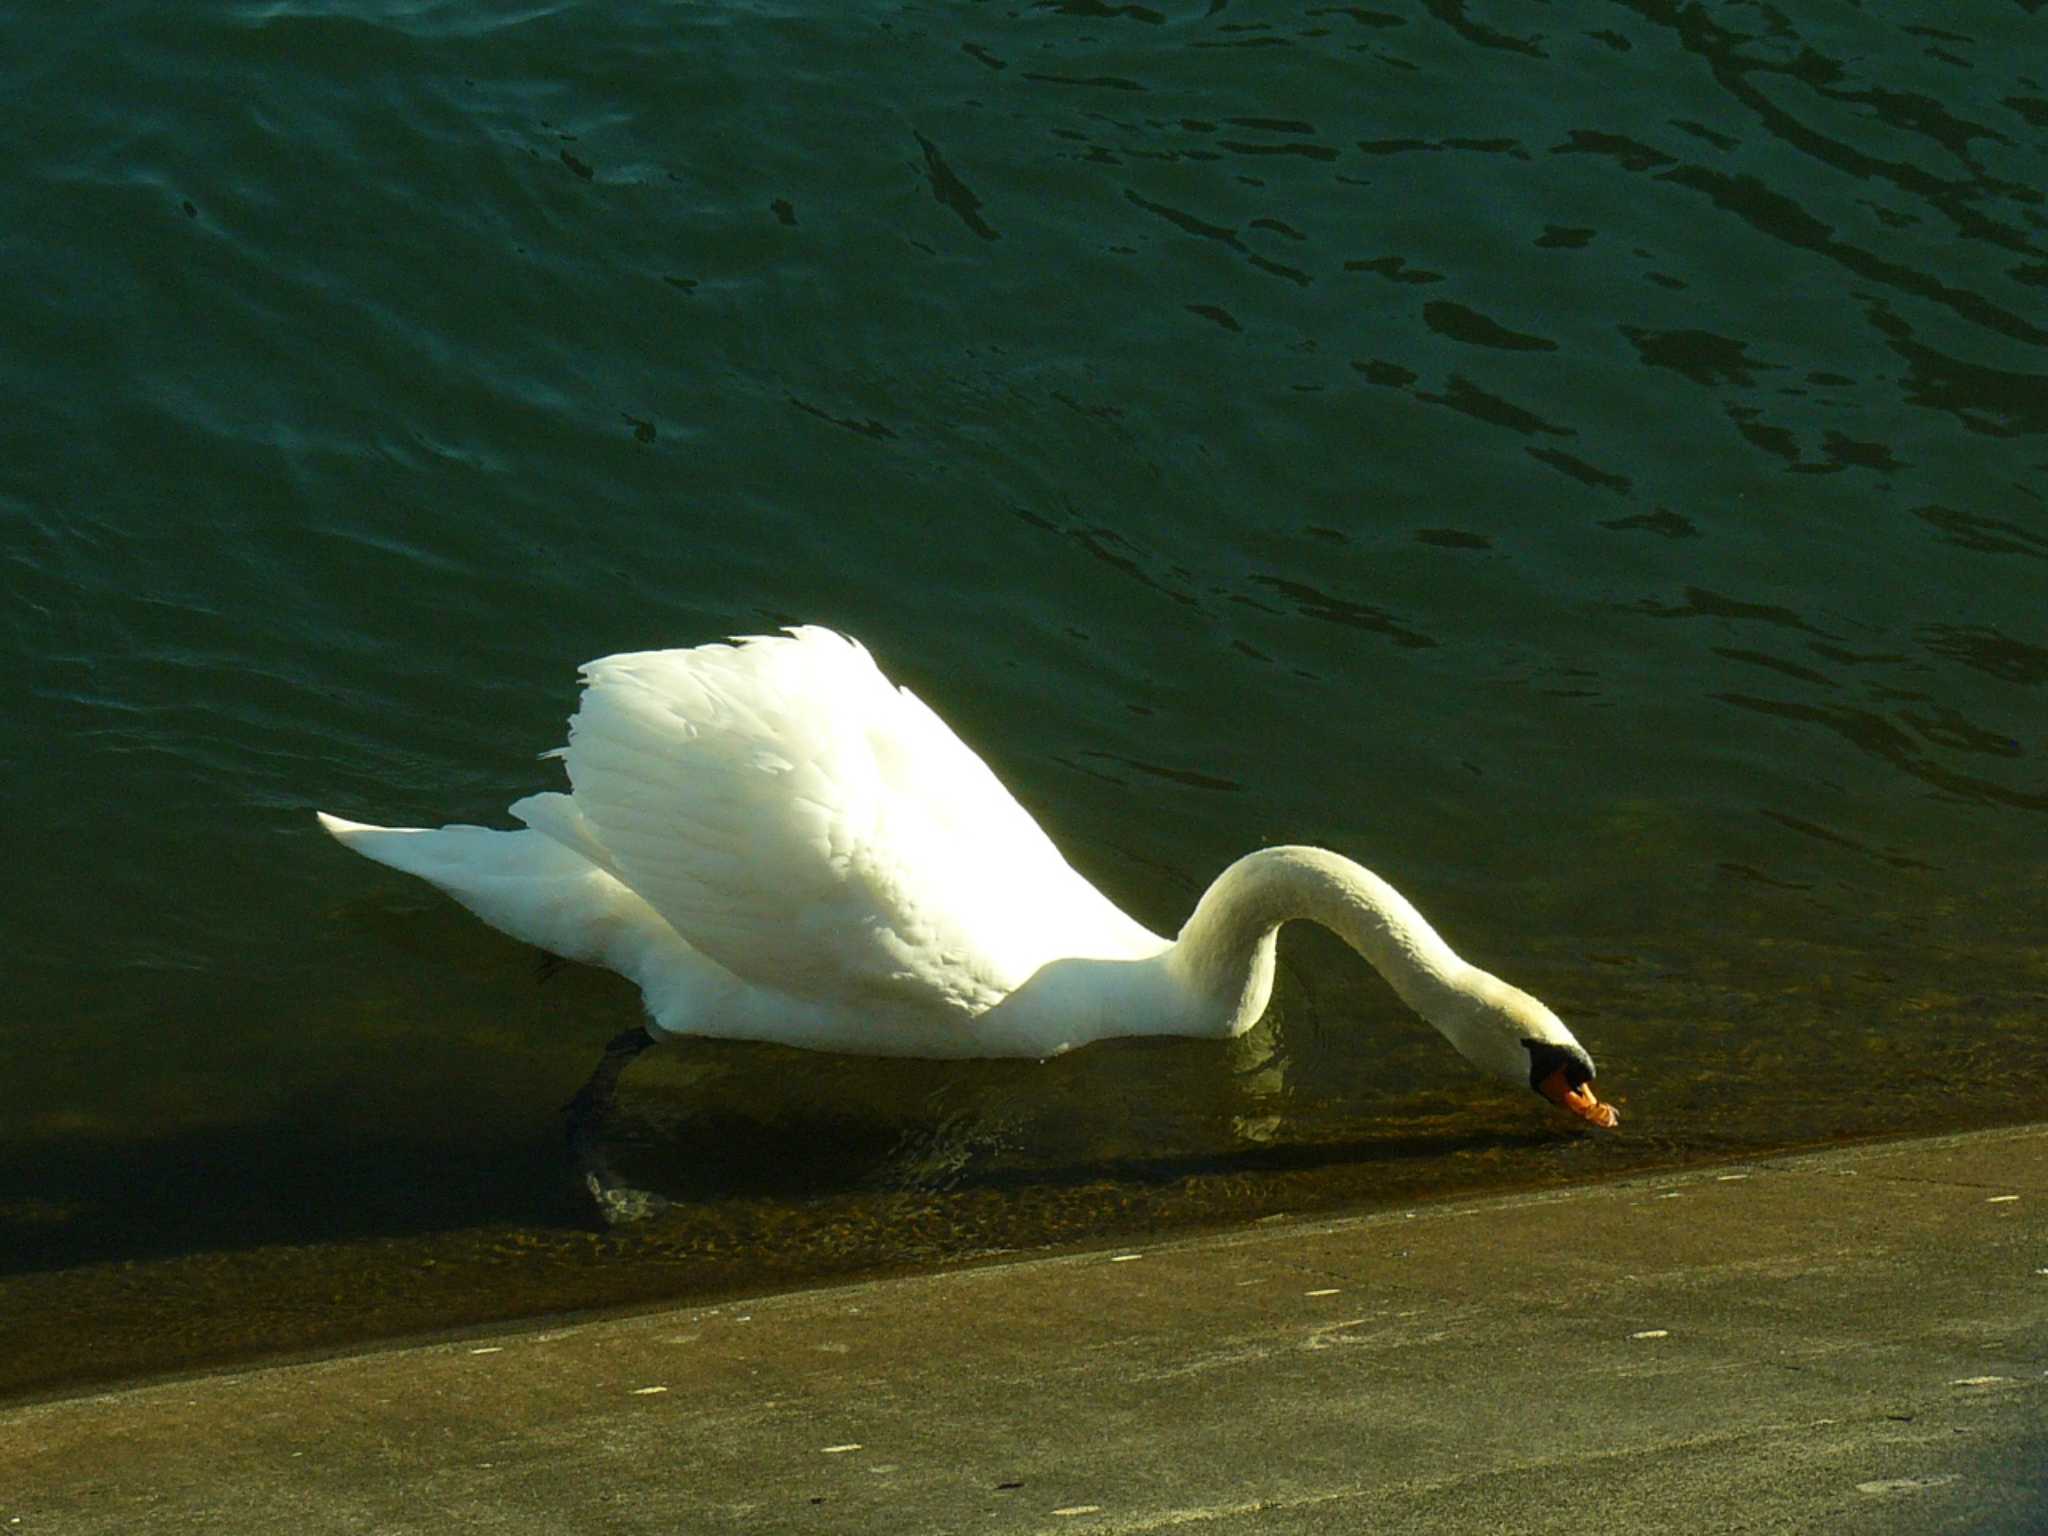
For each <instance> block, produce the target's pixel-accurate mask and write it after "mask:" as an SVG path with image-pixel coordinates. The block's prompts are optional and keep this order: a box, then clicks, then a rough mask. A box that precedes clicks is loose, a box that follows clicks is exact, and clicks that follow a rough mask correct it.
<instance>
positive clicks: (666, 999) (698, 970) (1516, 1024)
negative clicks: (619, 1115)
mask: <svg viewBox="0 0 2048 1536" xmlns="http://www.w3.org/2000/svg"><path fill="white" fill-rule="evenodd" d="M583 681H584V691H583V697H582V701H581V703H580V704H579V706H578V709H577V712H576V715H575V717H574V718H573V719H572V720H571V721H570V722H569V744H568V745H567V746H566V747H563V748H560V749H558V750H557V751H556V752H554V753H551V754H549V755H550V756H558V757H561V758H562V759H563V760H564V763H565V766H566V767H567V769H568V774H569V782H570V785H571V786H572V788H571V791H570V792H569V793H567V794H539V795H531V796H529V797H527V798H526V799H524V800H521V801H519V802H517V803H516V804H514V805H513V806H512V814H513V815H514V816H515V817H517V818H518V819H519V820H520V821H521V822H523V823H525V830H523V831H512V832H497V831H487V830H485V829H484V828H481V827H468V826H452V827H441V828H439V829H435V830H426V829H418V828H399V827H372V826H363V825H360V824H358V823H355V822H349V821H344V820H342V819H341V818H339V817H336V816H329V815H327V814H325V813H324V812H323V813H321V815H320V824H321V825H322V826H324V827H325V828H326V829H327V830H328V831H329V832H331V833H332V834H333V835H334V836H335V837H336V838H338V839H339V840H340V841H341V842H343V843H345V844H346V845H348V846H349V847H351V848H353V849H355V850H356V851H357V852H358V853H361V854H365V855H367V856H368V857H370V858H372V859H376V860H378V861H379V862H380V863H384V864H389V865H390V866H391V867H392V868H394V869H400V870H403V871H405V872H406V873H408V874H414V875H418V876H420V877H422V878H423V879H426V880H430V881H432V882H433V883H434V884H435V885H438V886H440V887H441V888H442V889H443V890H445V891H446V892H448V894H449V895H451V896H453V897H454V898H455V899H456V900H457V901H459V902H461V903H462V904H463V905H464V906H466V907H468V908H469V909H470V910H471V911H472V912H474V913H476V914H477V916H479V917H481V918H482V919H483V920H484V921H485V922H487V923H490V924H492V925H493V926H494V927H497V928H501V929H503V930H504V931H505V932H507V933H509V934H512V935H513V936H514V937H516V938H520V939H523V940H525V941H527V942H528V943H531V944H535V945H538V946H539V947H540V948H542V949H546V950H550V951H552V952H553V953H555V954H558V955H562V956H565V957H567V958H569V959H573V960H583V961H589V962H591V963H593V964H597V965H603V966H608V967H610V968H611V969H613V970H615V971H619V972H621V973H622V974H624V975H625V976H627V977H629V978H631V979H632V980H633V981H635V982H637V983H638V984H639V986H640V989H641V991H642V993H643V994H644V996H645V999H646V1004H647V1012H648V1015H649V1017H650V1020H651V1033H649V1032H646V1031H640V1030H635V1031H631V1032H629V1033H628V1034H626V1035H623V1036H621V1037H620V1038H619V1039H618V1040H615V1041H614V1042H613V1043H612V1046H611V1048H610V1050H609V1051H608V1053H607V1056H606V1059H605V1061H604V1063H603V1064H601V1065H600V1067H599V1070H598V1072H597V1073H596V1074H595V1075H594V1076H593V1078H592V1080H591V1082H590V1083H589V1084H587V1085H586V1087H585V1089H584V1092H583V1093H582V1094H580V1095H579V1096H578V1100H577V1102H576V1104H575V1105H573V1106H572V1109H573V1110H575V1111H576V1113H577V1119H578V1120H579V1121H580V1122H594V1121H595V1119H597V1118H598V1117H599V1116H601V1114H602V1113H603V1111H604V1110H605V1109H606V1108H607V1107H608V1106H609V1103H610V1099H611V1091H612V1087H613V1084H614V1083H615V1082H616V1079H617V1076H618V1073H619V1071H620V1070H621V1069H622V1068H623V1067H624V1065H625V1063H626V1062H627V1061H629V1060H630V1059H631V1058H632V1057H633V1056H634V1055H635V1054H637V1053H638V1051H639V1050H641V1049H643V1048H645V1047H646V1046H647V1045H651V1044H653V1043H655V1042H656V1041H657V1040H660V1039H666V1038H669V1037H672V1036H678V1035H708V1036H716V1037H723V1038H736V1039H749V1040H775V1041H782V1042H784V1043H787V1044H790V1045H799V1046H808V1047H813V1048H816V1049H820V1050H830V1051H847V1052H860V1053H866V1054H875V1055H889V1056H919V1057H946V1056H1028V1057H1045V1056H1052V1055H1057V1054H1059V1053H1060V1052H1063V1051H1068V1050H1072V1049H1073V1048H1075V1047H1076V1046H1081V1045H1086V1044H1088V1043H1089V1042H1090V1041H1093V1040H1100V1039H1105V1038H1108V1037H1110V1036H1120V1035H1155V1034H1156V1035H1193V1036H1203V1037H1210V1038H1227V1037H1230V1036H1234V1035H1240V1034H1243V1033H1244V1032H1245V1031H1246V1030H1248V1029H1250V1028H1251V1027H1252V1025H1254V1024H1255V1023H1257V1022H1258V1020H1259V1016H1260V1015H1261V1014H1262V1013H1263V1012H1264V1011H1265V1008H1266V1002H1267V999H1268V997H1269V996H1270V995H1271V992H1272V987H1273V956H1274V938H1275V933H1276V931H1277V930H1278V929H1279V927H1280V925H1281V924H1282V923H1284V922H1287V921H1288V920H1289V919H1292V918H1309V919H1312V920H1314V921H1316V922H1319V923H1322V924H1323V925H1324V926H1326V927H1328V928H1331V929H1333V930H1334V931H1335V932H1336V933H1337V934H1338V935H1339V936H1340V937H1342V938H1344V939H1345V940H1346V941H1347V942H1349V943H1350V945H1351V947H1352V948H1354V949H1356V950H1357V951H1358V952H1359V953H1360V954H1361V955H1363V956H1364V957H1365V958H1366V959H1367V960H1369V961H1370V962H1371V963H1372V964H1373V966H1374V967H1375V968H1377V969H1378V971H1379V972H1380V974H1381V975H1383V976H1384V977H1386V979H1387V980H1388V981H1389V982H1390V983H1392V985H1393V988H1394V990H1395V991H1396V992H1397V993H1398V994H1399V995H1400V996H1401V998H1402V1000H1403V1001H1405V1002H1406V1003H1407V1004H1408V1005H1409V1007H1411V1008H1413V1009H1414V1010H1415V1011H1416V1012H1417V1013H1419V1014H1421V1015H1422V1017H1423V1018H1424V1019H1426V1020H1428V1021H1429V1022H1430V1023H1431V1024H1433V1025H1435V1026H1436V1028H1437V1029H1438V1030H1439V1031H1441V1032H1442V1034H1443V1035H1444V1037H1445V1038H1446V1039H1447V1040H1449V1041H1450V1043H1451V1044H1452V1045H1453V1046H1455V1047H1456V1048H1457V1049H1458V1051H1459V1052H1460V1054H1462V1055H1463V1056H1464V1057H1465V1058H1466V1059H1467V1060H1469V1061H1471V1062H1472V1063H1473V1064H1474V1065H1475V1066H1477V1067H1479V1068H1480V1069H1481V1070H1482V1071H1484V1072H1488V1073H1491V1074H1493V1075H1495V1076H1497V1077H1501V1078H1505V1079H1507V1080H1509V1081H1511V1082H1517V1083H1526V1084H1529V1085H1530V1086H1532V1087H1534V1088H1536V1089H1537V1090H1538V1091H1539V1092H1541V1093H1542V1094H1543V1095H1545V1096H1546V1097H1547V1098H1549V1099H1551V1100H1552V1101H1554V1102H1555V1103H1557V1104H1558V1105H1560V1106H1562V1107H1563V1108H1565V1109H1567V1110H1569V1111H1571V1112H1572V1113H1573V1114H1575V1115H1578V1116H1579V1117H1581V1118H1583V1119H1585V1120H1587V1121H1588V1122H1590V1123H1591V1124H1594V1125H1597V1126H1603V1127H1611V1126H1613V1125H1614V1124H1615V1123H1616V1122H1617V1120H1618V1118H1619V1117H1618V1116H1617V1114H1616V1113H1615V1111H1614V1109H1613V1107H1612V1106H1610V1105H1607V1104H1604V1103H1602V1102H1600V1101H1599V1099H1597V1098H1596V1097H1595V1096H1594V1093H1593V1088H1592V1079H1593V1063H1592V1060H1591V1058H1590V1057H1588V1056H1587V1054H1586V1052H1585V1050H1584V1049H1583V1048H1582V1047H1581V1046H1580V1045H1579V1043H1578V1041H1577V1040H1575V1039H1574V1038H1573V1037H1572V1034H1571V1031H1570V1030H1568V1029H1566V1028H1565V1026H1564V1025H1563V1024H1562V1023H1560V1022H1559V1021H1558V1019H1557V1017H1556V1015H1554V1014H1553V1013H1551V1011H1550V1010H1549V1009H1548V1008H1546V1007H1544V1006H1543V1004H1541V1003H1540V1002H1538V1001H1537V1000H1536V999H1535V998H1533V997H1531V996H1529V994H1528V993H1526V992H1522V991H1520V990H1518V989H1517V988H1515V987H1512V986H1509V985H1508V984H1507V983H1506V982H1503V981H1501V980H1499V979H1497V978H1496V977H1493V976H1491V975H1489V974H1487V973H1486V972H1485V971H1482V970H1480V969H1479V968H1478V967H1476V966H1472V965H1468V964H1466V963H1465V961H1463V960H1461V959H1460V958H1459V957H1458V956H1457V954H1456V953H1454V952H1453V951H1452V949H1451V947H1450V946H1449V945H1448V944H1446V943H1445V942H1444V941H1443V940H1442V939H1441V938H1439V937H1438V936H1437V934H1436V931H1435V930H1434V929H1432V928H1431V927H1430V926H1429V924H1428V923H1427V922H1425V921H1424V920H1423V918H1422V916H1421V914H1420V913H1418V912H1417V911H1416V910H1415V908H1414V907H1413V906H1411V905H1410V904H1409V903H1408V901H1407V900H1406V899H1405V898H1404V897H1402V895H1401V894H1400V893H1399V892H1398V891H1396V890H1395V889H1394V888H1393V887H1392V886H1390V885H1388V884H1387V883H1386V882H1385V881H1384V880H1381V879H1380V878H1379V877H1378V876H1377V875H1374V874H1373V873H1371V872H1370V871H1369V870H1366V869H1363V868H1361V867H1360V866H1358V865H1357V864H1354V863H1352V862H1351V861H1350V860H1348V859H1345V858H1341V857H1339V856H1338V855H1336V854H1334V853H1328V852H1325V851H1323V850H1322V849H1319V848H1300V847H1282V848H1267V849H1263V850H1261V851H1260V852H1257V853H1253V854H1249V855H1247V856H1246V857H1245V858H1242V859H1240V860H1238V861H1237V862H1236V863H1235V864H1233V865H1231V866H1230V867H1229V868H1228V869H1226V870H1225V871H1224V872H1223V873H1222V874H1221V875H1220V876H1219V877H1218V878H1217V880H1216V882H1215V884H1213V885H1212V886H1210V887H1209V889H1208V891H1207V892H1206V893H1205V894H1204V895H1203V897H1202V899H1201V901H1200V902H1199V903H1198V904H1197V906H1196V908H1195V912H1194V915H1193V916H1192V917H1190V918H1189V919H1188V921H1187V923H1186V925H1185V926H1184V927H1183V928H1182V929H1181V931H1180V935H1179V937H1178V938H1177V939H1172V940H1169V939H1165V938H1162V937H1160V936H1159V935H1158V934H1155V933H1151V932H1149V931H1148V930H1146V929H1145V928H1144V927H1142V926H1140V925H1139V924H1138V923H1136V922H1134V921H1132V920H1131V919H1130V918H1128V917H1126V916H1125V915H1124V914H1123V913H1122V912H1120V911H1118V910H1117V908H1116V907H1115V906H1113V905H1112V904H1111V903H1110V902H1109V900H1108V899H1107V898H1106V897H1104V896H1103V895H1102V894H1101V893H1100V892H1099V891H1097V890H1096V889H1095V888H1094V887H1093V886H1091V885H1090V884H1088V882H1087V881H1086V880H1084V879H1082V878H1081V877H1080V876H1079V875H1077V874H1076V873H1075V872H1074V871H1073V869H1072V868H1071V867H1070V866H1069V865H1068V864H1067V862H1066V860H1065V859H1064V858H1062V857H1061V856H1060V853H1059V850H1058V849H1056V848H1055V847H1054V846H1053V844H1052V842H1051V840H1050V839H1048V838H1047V837H1046V835H1045V834H1044V832H1042V831H1041V830H1040V829H1039V827H1038V824H1037V823H1036V822H1034V821H1033V820H1032V819H1031V817H1030V815H1029V814H1028V813H1027V812H1026V811H1025V810H1024V808H1023V807H1022V806H1020V805H1019V804H1018V803H1017V802H1016V801H1015V800H1014V799H1013V798H1011V796H1010V794H1009V792H1008V791H1007V790H1005V789H1004V788H1003V786H1002V784H1001V783H1000V782H998V780H997V779H996V777H995V775H994V774H993V773H992V772H990V770H989V768H988V766H987V765H986V764H985V763H983V762H982V761H981V759H980V758H978V757H976V756H975V755H974V753H973V752H972V751H970V750H969V749H968V747H967V746H966V745H965V744H964V743H962V742H961V740H960V739H959V737H957V736H955V735H954V734H953V732H952V731H951V730H950V729H949V728H948V727H947V725H946V724H945V722H944V721H942V720H941V719H939V717H938V716H937V715H935V714H933V713H932V711H931V710H930V709H928V708H926V707H925V705H924V704H923V703H921V702H920V701H919V700H918V699H917V698H916V697H915V696H914V695H912V694H911V693H910V692H909V691H908V690H906V689H902V688H898V687H896V686H894V685H893V684H891V683H890V682H889V680H888V679H887V678H885V677H884V676H883V675H882V673H881V672H880V670H879V669H878V668H877V667H876V666H875V664H874V662H873V661H872V660H871V659H870V658H869V656H868V653H867V651H866V650H865V649H864V648H862V647H861V646H860V645H859V644H858V643H857V642H855V641H853V640H850V639H848V638H846V637H844V636H841V635H838V634H834V633H833V632H831V631H829V630H825V629H819V628H814V627H806V628H800V629H793V630H790V631H788V632H787V634H785V635H780V636H769V637H756V638H751V639H745V640H740V641H737V642H735V643H733V644H730V645H702V646H698V647H695V648H694V649H690V650H672V651H642V652H636V653H631V654H625V655H618V656H609V657H606V658H605V659H603V660H601V661H594V662H591V663H590V664H589V665H588V666H586V667H584V668H583ZM587 1129H588V1127H587V1125H586V1126H585V1130H586V1132H587ZM582 1145H583V1146H584V1150H585V1152H586V1155H589V1154H590V1142H589V1138H588V1136H587V1134H586V1135H585V1136H584V1138H583V1141H582ZM593 1172H594V1176H593V1180H592V1188H593V1191H594V1192H595V1193H597V1194H598V1196H599V1198H600V1201H601V1203H602V1202H604V1201H605V1200H606V1186H607V1185H608V1184H609V1182H610V1181H609V1179H608V1177H607V1176H606V1175H604V1174H603V1172H602V1170H601V1168H595V1167H594V1170H593Z"/></svg>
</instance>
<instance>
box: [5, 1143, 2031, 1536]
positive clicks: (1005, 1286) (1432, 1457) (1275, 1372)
mask: <svg viewBox="0 0 2048 1536" xmlns="http://www.w3.org/2000/svg"><path fill="white" fill-rule="evenodd" d="M1589 1529H1598V1530H1604V1531H1610V1532H1631V1533H1632V1532H1656V1533H1659V1536H1675V1533H1689V1532H1736V1531H1742V1532H1775V1531H1787V1532H1807V1531H1812V1532H1849V1533H1858V1536H1861V1533H1878V1536H1882V1533H1893V1532H1897V1533H1908V1532H1910V1533H1915V1536H1918V1533H1926V1532H1951V1531H1952V1532H1971V1533H1994V1532H1995V1533H2001V1536H2004V1533H2011V1536H2041V1533H2048V1127H2036V1128H2031V1129H2023V1130H2016V1131H1993V1132H1985V1133H1981V1134H1977V1135H1970V1136H1961V1137H1952V1138H1944V1139H1941V1140H1935V1141H1919V1142H1909V1143H1898V1144H1892V1145H1886V1146H1878V1147H1862V1148H1852V1149H1845V1150H1839V1151H1833V1152H1827V1153H1821V1154H1814V1155H1807V1156H1797V1157H1788V1158H1783V1159H1777V1160H1772V1161H1768V1162H1760V1163H1755V1164H1749V1165H1744V1166H1739V1167H1730V1168H1725V1169H1717V1170H1712V1171H1708V1172H1700V1173H1690V1174H1685V1175H1679V1176H1672V1177H1642V1178H1635V1179H1631V1180H1629V1181H1627V1182H1625V1183H1619V1184H1612V1185H1605V1186H1598V1187H1593V1188H1585V1189H1578V1190H1572V1191H1567V1192H1563V1193H1552V1194H1544V1195H1538V1196H1519V1197H1508V1198H1501V1199H1491V1200H1471V1201H1463V1202H1459V1203H1456V1204H1446V1205H1440V1206H1424V1207H1419V1208H1416V1209H1413V1210H1397V1211H1392V1212H1384V1213H1378V1214H1374V1215H1370V1216H1364V1217H1355V1218H1345V1219H1338V1220H1328V1219H1324V1220H1312V1221H1299V1222H1297V1221H1290V1220H1284V1219H1282V1220H1272V1221H1268V1222H1265V1223H1262V1224H1261V1225H1259V1226H1258V1227H1256V1228H1253V1229H1251V1230H1249V1231H1240V1232H1233V1233H1228V1234H1222V1235H1215V1236H1209V1237H1203V1238H1197V1239H1191V1240H1181V1241H1173V1242H1168V1243H1163V1244H1160V1245H1157V1246H1142V1245H1141V1246H1136V1247H1132V1248H1128V1249H1122V1250H1110V1251H1103V1252H1098V1253H1089V1254H1081V1255H1062V1256H1058V1257H1051V1258H1040V1259H1028V1260H1023V1261H1020V1262H1015V1263H1005V1264H996V1265H983V1266H979V1267H973V1268H967V1269H962V1270H956V1271H951V1272H946V1273H940V1274H933V1275H927V1276H919V1277H913V1278H908V1279H898V1280H890V1281H884V1282H878V1283H875V1284H869V1285H857V1286H842V1287H836V1288H833V1289H829V1290H818V1291H809V1292H803V1293H798V1294H792V1295H782V1296H771V1297H763V1298H760V1299H758V1300H755V1301H751V1302H746V1303H741V1304H735V1305H725V1306H717V1307H685V1308H679V1309H675V1310H672V1311H667V1312H661V1313H655V1314H648V1315H640V1316H634V1317H629V1318H613V1319H606V1320H601V1321H587V1322H580V1323H574V1324H565V1325H561V1326H552V1327H538V1328H533V1329H528V1330H523V1331H512V1332H504V1333H500V1334H494V1335H491V1336H489V1337H472V1338H465V1339H462V1340H459V1341H450V1342H442V1343H435V1344H428V1345H421V1346H412V1347H406V1348H398V1349H391V1350H385V1351H381V1352H375V1353H368V1354H362V1355H355V1356H350V1357H347V1358H342V1359H334V1360H327V1361H321V1362H317V1363H312V1364H295V1365H285V1366H275V1367H268V1368H262V1369H255V1370H246V1371H236V1372H230V1373H224V1374H218V1375H211V1376H205V1377H199V1378H195V1379H189V1380H178V1381H171V1382H162V1383H156V1384H151V1385H143V1386H138V1387H133V1388H128V1389H124V1390H119V1391H112V1392H101V1393H95V1394H93V1395H90V1396H81V1397H77V1398H72V1399H66V1400H58V1401H51V1402H43V1403H34V1404H29V1405H23V1406H16V1407H14V1408H11V1409H0V1533H5V1536H11V1533H15V1532H20V1533H23V1536H43V1533H51V1532H64V1533H71V1532H100V1531H105V1532H121V1533H123V1536H128V1533H138V1532H148V1533H154V1532H180V1531H202V1530H203V1531H208V1532H223V1533H237V1532H245V1531H246V1532H256V1531H262V1532H293V1533H299V1532H314V1533H317V1532H330V1531H332V1532H342V1531H347V1532H380V1533H381V1532H434V1533H444V1532H467V1531H477V1532H515V1531H516V1532H582V1531H591V1532H609V1531H627V1532H640V1531H646V1532H663V1533H676V1532H681V1533H688V1532H696V1531H707V1532H719V1531H745V1532H780V1531H817V1532H834V1533H840V1532H867V1531H874V1532H891V1533H898V1532H900V1533H922V1532H948V1533H951V1532H982V1531H989V1532H1013V1531H1031V1532H1061V1533H1075V1536H1081V1533H1097V1532H1139V1531H1167V1530H1171V1531H1180V1532H1189V1533H1195V1536H1239V1533H1252V1532H1258V1533H1276V1532H1345V1533H1352V1532H1375V1533H1379V1532H1384V1533H1405V1532H1431V1533H1449V1532H1463V1531H1475V1532H1518V1533H1533V1532H1550V1531H1557V1532H1563V1531H1573V1532H1582V1531H1585V1530H1589Z"/></svg>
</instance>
